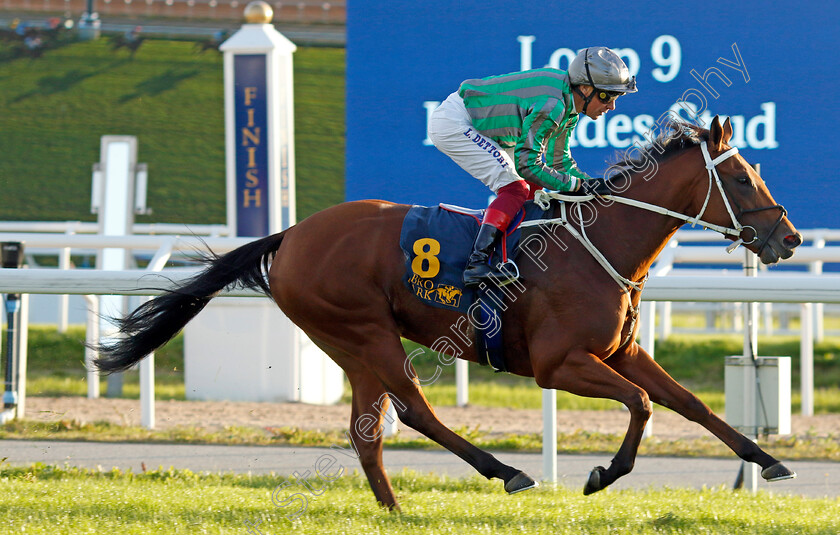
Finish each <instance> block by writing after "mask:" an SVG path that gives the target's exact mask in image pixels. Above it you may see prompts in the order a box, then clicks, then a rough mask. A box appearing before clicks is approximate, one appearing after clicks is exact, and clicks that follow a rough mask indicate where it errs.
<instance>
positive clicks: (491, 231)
mask: <svg viewBox="0 0 840 535" xmlns="http://www.w3.org/2000/svg"><path fill="white" fill-rule="evenodd" d="M501 235H502V231H501V230H499V229H497V228H496V227H494V226H493V225H489V224H487V223H485V224H483V225H481V228H479V229H478V236H476V237H475V243H474V244H473V252H472V254H471V255H470V260H469V262H468V263H467V267H466V269H465V270H464V285H465V286H467V287H470V286H478V285H479V284H481V283H482V282H486V283H493V284H498V285H504V284H505V283H507V282H512V277H511V273H510V272H505V271H502V270H500V269H498V267H495V266H491V265H490V256H491V255H492V254H493V250H494V249H495V248H496V242H497V241H498V239H499V237H500V236H501ZM496 263H498V262H496ZM513 278H515V277H513Z"/></svg>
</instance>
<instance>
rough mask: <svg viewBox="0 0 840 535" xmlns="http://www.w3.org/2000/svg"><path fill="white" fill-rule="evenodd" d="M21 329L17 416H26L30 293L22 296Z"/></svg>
mask: <svg viewBox="0 0 840 535" xmlns="http://www.w3.org/2000/svg"><path fill="white" fill-rule="evenodd" d="M19 323H20V330H19V331H18V333H17V336H18V344H19V346H18V367H17V377H16V378H15V383H16V384H17V392H18V400H17V406H16V407H15V417H16V418H17V419H18V420H21V419H23V418H25V413H26V366H27V359H28V355H29V351H28V346H29V294H21V296H20V321H19Z"/></svg>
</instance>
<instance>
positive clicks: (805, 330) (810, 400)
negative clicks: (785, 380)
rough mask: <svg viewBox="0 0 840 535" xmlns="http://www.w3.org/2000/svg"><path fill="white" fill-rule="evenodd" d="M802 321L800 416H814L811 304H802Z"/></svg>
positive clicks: (800, 337)
mask: <svg viewBox="0 0 840 535" xmlns="http://www.w3.org/2000/svg"><path fill="white" fill-rule="evenodd" d="M800 307H801V310H802V314H801V315H802V319H801V325H800V336H799V359H800V360H799V369H800V379H799V381H800V386H799V389H800V391H801V393H802V416H813V415H814V340H813V336H814V325H813V319H814V307H813V303H802V304H801V305H800Z"/></svg>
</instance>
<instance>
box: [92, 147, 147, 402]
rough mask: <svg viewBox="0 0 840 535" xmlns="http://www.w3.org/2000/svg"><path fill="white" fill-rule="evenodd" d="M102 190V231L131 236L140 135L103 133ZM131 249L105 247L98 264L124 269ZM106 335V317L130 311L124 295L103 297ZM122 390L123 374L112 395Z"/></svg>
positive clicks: (112, 384)
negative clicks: (106, 134) (109, 134)
mask: <svg viewBox="0 0 840 535" xmlns="http://www.w3.org/2000/svg"><path fill="white" fill-rule="evenodd" d="M99 166H100V170H101V173H102V175H101V184H100V185H99V187H100V188H101V191H97V190H96V187H97V186H96V178H94V195H95V196H99V199H98V201H99V202H98V204H97V207H98V212H99V233H100V234H101V235H103V236H128V235H130V234H131V233H132V230H133V229H132V227H133V225H134V172H135V169H136V167H137V138H136V137H134V136H102V140H101V147H100V164H99ZM128 257H129V252H128V251H127V250H126V249H122V248H110V247H109V248H105V249H103V250H102V251H101V252H100V253H99V255H98V258H97V268H99V269H103V270H116V271H121V270H124V269H128V267H129V261H128ZM99 306H100V312H101V313H102V319H101V320H100V334H101V335H102V337H103V339H107V338H111V337H114V336H115V335H116V328H115V327H114V326H113V325H112V324H111V323H110V322H109V321H108V320H107V319H106V318H108V317H121V316H123V315H124V314H125V313H126V299H125V297H124V296H121V295H104V296H102V297H101V298H100V301H99ZM121 394H122V377H121V376H120V375H119V374H114V375H111V376H110V377H109V378H108V395H110V396H118V395H121Z"/></svg>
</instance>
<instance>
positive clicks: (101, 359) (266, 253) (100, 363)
mask: <svg viewBox="0 0 840 535" xmlns="http://www.w3.org/2000/svg"><path fill="white" fill-rule="evenodd" d="M284 234H285V232H281V233H279V234H274V235H272V236H268V237H266V238H263V239H261V240H257V241H255V242H251V243H248V244H246V245H243V246H242V247H239V248H238V249H234V250H233V251H231V252H229V253H227V254H225V255H222V256H216V255H213V254H212V253H211V254H210V255H209V256H208V257H207V258H205V260H204V261H205V263H206V264H207V268H206V269H204V271H202V272H201V273H199V274H198V275H196V276H195V277H193V278H192V279H189V280H188V281H187V282H186V283H185V284H183V285H182V286H180V287H177V288H174V289H172V290H167V291H166V293H164V294H161V295H159V296H157V297H155V298H154V299H152V300H151V301H147V302H145V303H144V304H142V305H140V306H139V307H138V308H137V309H136V310H135V311H134V312H132V313H131V314H129V315H128V316H126V317H124V318H122V319H116V320H114V321H115V323H116V325H117V327H118V328H119V332H120V334H122V336H120V337H119V338H117V339H116V340H113V341H110V342H105V343H103V344H98V345H97V344H93V345H91V347H92V348H93V349H95V350H96V351H98V352H99V356H98V357H97V358H96V359H95V360H94V364H95V366H96V368H97V369H98V370H99V371H100V372H103V373H112V372H119V371H124V370H127V369H128V368H130V367H131V366H133V365H134V364H136V363H137V362H139V361H140V360H141V359H142V358H143V357H145V356H146V355H148V354H149V353H151V352H153V351H154V350H155V349H157V348H159V347H160V346H162V345H163V344H165V343H166V342H168V341H169V340H171V339H172V338H174V337H175V335H176V334H178V333H179V332H180V331H181V329H183V328H184V326H185V325H186V324H187V323H189V322H190V320H192V319H193V318H194V317H195V316H196V315H197V314H198V313H199V312H201V311H202V310H203V309H204V307H205V306H207V303H209V302H210V300H211V299H213V297H215V295H216V293H218V292H219V291H221V290H222V289H224V288H225V287H227V286H230V285H232V284H234V283H236V284H237V285H238V286H240V287H242V288H254V289H260V290H262V291H263V292H264V293H265V294H266V295H268V296H269V297H270V296H271V290H270V289H269V287H268V282H267V280H266V274H267V273H268V268H269V266H270V264H271V259H272V258H273V256H274V253H276V252H277V250H278V249H279V248H280V242H282V241H283V236H284Z"/></svg>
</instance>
